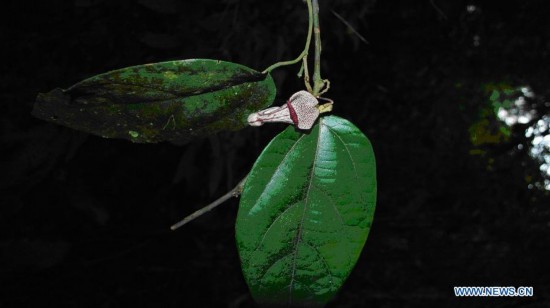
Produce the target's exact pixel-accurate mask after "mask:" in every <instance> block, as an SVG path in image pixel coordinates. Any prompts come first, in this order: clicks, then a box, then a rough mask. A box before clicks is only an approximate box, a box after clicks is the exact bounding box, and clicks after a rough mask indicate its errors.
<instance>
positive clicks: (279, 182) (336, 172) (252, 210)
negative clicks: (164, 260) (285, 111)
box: [236, 116, 376, 305]
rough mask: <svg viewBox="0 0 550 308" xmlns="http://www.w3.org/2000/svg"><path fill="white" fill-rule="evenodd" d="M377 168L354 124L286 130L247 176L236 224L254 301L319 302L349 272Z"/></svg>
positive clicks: (369, 212) (363, 235)
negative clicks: (307, 131)
mask: <svg viewBox="0 0 550 308" xmlns="http://www.w3.org/2000/svg"><path fill="white" fill-rule="evenodd" d="M375 203H376V166H375V160H374V153H373V151H372V147H371V144H370V142H369V140H368V139H367V138H366V137H365V135H363V134H362V133H361V131H360V130H359V129H358V128H357V127H355V126H354V125H353V124H352V123H350V122H349V121H347V120H344V119H342V118H338V117H335V116H327V117H323V118H321V119H320V120H319V123H318V124H316V125H315V126H314V127H313V128H312V130H311V132H310V133H309V134H302V133H300V132H297V131H296V130H295V129H294V127H292V126H289V127H288V128H287V129H286V130H285V131H283V132H282V133H281V134H279V135H278V136H277V137H275V138H274V139H273V140H272V141H271V143H270V144H269V145H268V146H267V147H266V148H265V150H264V151H263V153H262V154H261V155H260V157H259V158H258V160H257V161H256V163H255V164H254V167H253V168H252V171H251V172H250V175H249V176H248V178H247V181H246V185H245V187H244V191H243V193H242V196H241V202H240V208H239V214H238V217H237V225H236V238H237V245H238V249H239V253H240V257H241V262H242V268H243V272H244V276H245V278H246V281H247V283H248V285H249V287H250V289H251V291H252V294H253V296H254V297H255V298H256V300H258V301H260V302H265V303H274V304H288V303H292V304H302V305H303V304H324V303H326V302H327V301H328V300H329V299H330V298H331V297H332V296H333V295H334V294H335V293H336V291H337V290H338V289H339V288H340V287H341V286H342V284H343V283H344V281H345V280H346V278H347V277H348V275H349V273H350V272H351V270H352V269H353V267H354V265H355V263H356V261H357V259H358V257H359V254H360V253H361V250H362V248H363V245H364V243H365V241H366V239H367V235H368V232H369V230H370V226H371V222H372V218H373V214H374V208H375Z"/></svg>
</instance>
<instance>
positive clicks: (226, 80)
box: [33, 59, 275, 143]
mask: <svg viewBox="0 0 550 308" xmlns="http://www.w3.org/2000/svg"><path fill="white" fill-rule="evenodd" d="M274 97H275V85H274V83H273V80H272V79H271V76H269V75H267V74H262V73H259V72H257V71H255V70H252V69H250V68H247V67H245V66H242V65H239V64H235V63H230V62H223V61H217V60H207V59H194V60H182V61H170V62H161V63H154V64H146V65H139V66H132V67H127V68H123V69H119V70H115V71H111V72H108V73H105V74H101V75H97V76H94V77H91V78H89V79H86V80H84V81H82V82H79V83H77V84H75V85H74V86H72V87H70V88H69V89H66V90H63V89H55V90H53V91H51V92H49V93H45V94H39V95H38V97H37V99H36V103H35V106H34V110H33V115H35V116H36V117H38V118H40V119H43V120H46V121H50V122H54V123H58V124H61V125H65V126H68V127H71V128H74V129H78V130H81V131H85V132H89V133H92V134H96V135H99V136H103V137H105V138H123V139H128V140H131V141H133V142H141V143H145V142H159V141H165V140H167V141H173V142H182V141H186V140H189V139H192V138H194V137H200V136H205V135H208V134H212V133H216V132H219V131H222V130H236V129H240V128H243V127H245V126H246V125H247V116H248V115H249V114H250V113H252V112H254V111H257V110H259V109H263V108H265V107H267V106H269V105H270V104H271V103H272V101H273V99H274Z"/></svg>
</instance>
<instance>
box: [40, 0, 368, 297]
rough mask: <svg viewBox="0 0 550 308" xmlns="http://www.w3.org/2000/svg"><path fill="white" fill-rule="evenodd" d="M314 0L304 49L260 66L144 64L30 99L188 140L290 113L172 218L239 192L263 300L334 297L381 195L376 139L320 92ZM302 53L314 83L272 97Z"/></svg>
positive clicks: (123, 129) (250, 268)
mask: <svg viewBox="0 0 550 308" xmlns="http://www.w3.org/2000/svg"><path fill="white" fill-rule="evenodd" d="M305 2H306V4H307V9H308V17H309V22H308V34H307V38H306V42H305V47H304V50H303V51H302V52H301V54H300V55H299V56H298V57H297V58H295V59H293V60H290V61H283V62H278V63H275V64H273V65H271V66H269V67H268V68H266V69H265V70H264V71H263V72H258V71H255V70H253V69H250V68H248V67H245V66H243V65H240V64H236V63H230V62H225V61H219V60H209V59H192V60H178V61H169V62H160V63H152V64H145V65H138V66H132V67H127V68H122V69H119V70H115V71H111V72H107V73H104V74H100V75H97V76H93V77H91V78H88V79H86V80H83V81H81V82H79V83H77V84H75V85H73V86H71V87H69V88H67V89H61V88H57V89H54V90H52V91H50V92H48V93H41V94H39V95H38V97H37V100H36V103H35V106H34V109H33V115H34V116H36V117H38V118H40V119H43V120H46V121H49V122H52V123H55V124H60V125H64V126H67V127H70V128H73V129H77V130H81V131H85V132H88V133H92V134H95V135H99V136H101V137H104V138H122V139H127V140H129V141H132V142H135V143H156V142H161V141H169V142H174V143H181V142H182V141H190V140H193V139H196V138H200V137H203V136H207V135H210V134H214V133H217V132H220V131H224V130H235V129H240V128H243V127H246V126H248V125H250V126H261V125H263V124H264V123H267V122H283V123H288V124H289V126H288V127H287V128H286V129H285V130H284V131H283V132H281V133H280V134H279V135H277V136H276V137H275V138H274V139H273V140H272V141H271V142H270V143H269V144H268V145H267V146H266V147H265V149H264V150H263V152H262V153H261V155H260V156H259V157H258V159H257V160H256V162H255V163H254V165H253V167H252V168H251V170H250V172H249V174H248V175H247V177H246V178H245V179H243V180H241V181H240V182H239V184H238V185H237V186H236V187H235V188H234V189H233V190H231V191H229V192H228V193H227V194H225V195H224V196H222V197H221V198H219V199H218V200H216V201H215V202H213V203H211V204H209V205H208V206H206V207H204V208H202V209H200V210H199V211H197V212H195V213H193V214H191V215H190V216H188V217H186V218H185V219H184V220H182V221H180V222H178V223H177V224H175V225H174V226H172V229H176V228H178V227H181V226H182V225H184V224H186V223H188V222H189V221H191V220H193V219H195V218H196V217H199V216H200V215H202V214H204V213H205V212H207V211H209V210H211V209H213V208H214V207H216V206H218V205H219V204H221V203H223V202H224V201H225V200H227V199H229V198H231V197H232V196H238V195H240V197H241V199H240V204H239V211H238V215H237V221H236V226H235V236H236V242H237V248H238V250H239V255H240V259H241V267H242V270H243V275H244V278H245V280H246V282H247V284H248V286H249V288H250V291H251V293H252V295H253V297H254V298H255V300H256V301H257V302H258V303H262V304H275V305H287V306H294V305H300V306H303V305H308V306H310V305H311V306H318V305H319V306H322V305H324V304H326V303H327V302H328V301H329V300H330V299H331V298H332V297H333V296H334V295H335V294H336V293H337V291H338V290H339V289H340V288H341V287H342V285H343V284H344V281H345V280H346V278H347V277H348V275H349V273H350V272H351V270H352V269H353V267H354V265H355V263H356V262H357V260H358V258H359V255H360V253H361V250H362V248H363V245H364V243H365V241H366V239H367V236H368V233H369V230H370V227H371V223H372V219H373V215H374V208H375V203H376V165H375V160H374V153H373V151H372V146H371V144H370V142H369V140H368V139H367V137H366V136H365V135H364V134H363V133H362V132H361V131H360V130H359V129H358V128H357V127H356V126H355V125H353V124H352V123H351V122H349V121H348V120H346V119H343V118H340V117H337V116H334V115H327V114H328V112H330V111H332V108H333V102H332V100H330V99H324V98H322V97H321V95H322V94H324V93H326V92H327V91H328V90H329V88H330V82H329V81H328V80H326V79H322V77H321V69H320V68H321V65H320V63H321V31H320V26H319V3H318V0H307V1H305ZM312 37H313V38H314V59H313V76H312V78H310V75H309V69H308V54H309V50H310V44H311V39H312ZM300 62H301V69H300V71H299V73H298V76H299V77H302V78H303V80H304V86H305V89H306V90H304V91H299V92H297V93H295V94H294V95H292V96H290V98H289V99H288V101H287V102H286V104H283V105H282V106H279V107H269V108H267V107H268V106H269V105H271V104H272V102H273V100H274V98H275V93H276V89H275V85H274V82H273V79H272V78H271V72H272V71H273V70H274V69H277V68H279V67H282V66H287V65H293V64H297V63H300ZM311 82H313V83H311ZM319 100H324V101H326V102H327V103H324V104H320V103H319Z"/></svg>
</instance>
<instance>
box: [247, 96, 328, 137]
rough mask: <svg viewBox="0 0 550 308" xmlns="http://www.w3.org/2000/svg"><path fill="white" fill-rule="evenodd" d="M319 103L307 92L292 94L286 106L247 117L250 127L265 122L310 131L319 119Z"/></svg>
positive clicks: (272, 108)
mask: <svg viewBox="0 0 550 308" xmlns="http://www.w3.org/2000/svg"><path fill="white" fill-rule="evenodd" d="M318 105H319V101H318V100H317V98H315V96H313V95H311V93H309V92H307V91H299V92H296V93H294V94H293V95H292V96H291V97H290V99H289V100H288V101H287V102H286V104H284V105H282V106H281V107H271V108H267V109H264V110H262V111H258V112H255V113H252V114H250V115H249V116H248V124H250V126H261V125H263V124H264V123H266V122H281V123H288V124H294V125H295V126H296V127H297V128H299V129H304V130H307V129H310V128H311V127H312V126H313V124H314V123H315V121H316V120H317V118H318V117H319V114H320V111H319V108H318V107H319V106H318Z"/></svg>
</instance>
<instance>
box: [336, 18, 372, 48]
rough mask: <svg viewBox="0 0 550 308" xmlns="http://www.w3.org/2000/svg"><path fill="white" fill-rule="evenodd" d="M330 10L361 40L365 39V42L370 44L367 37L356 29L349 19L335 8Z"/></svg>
mask: <svg viewBox="0 0 550 308" xmlns="http://www.w3.org/2000/svg"><path fill="white" fill-rule="evenodd" d="M330 11H331V12H332V14H333V15H334V16H336V18H338V19H339V20H340V21H341V22H342V23H343V24H344V25H346V27H348V28H349V29H350V30H351V32H352V33H353V34H355V35H356V36H357V37H358V38H359V39H360V40H361V41H363V43H365V44H369V42H368V41H367V40H366V39H365V37H364V36H362V35H361V33H359V32H357V30H355V28H354V27H353V26H352V25H351V24H350V23H349V22H348V21H347V20H345V19H344V18H343V17H342V16H340V14H338V13H336V12H335V11H334V10H330Z"/></svg>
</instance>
